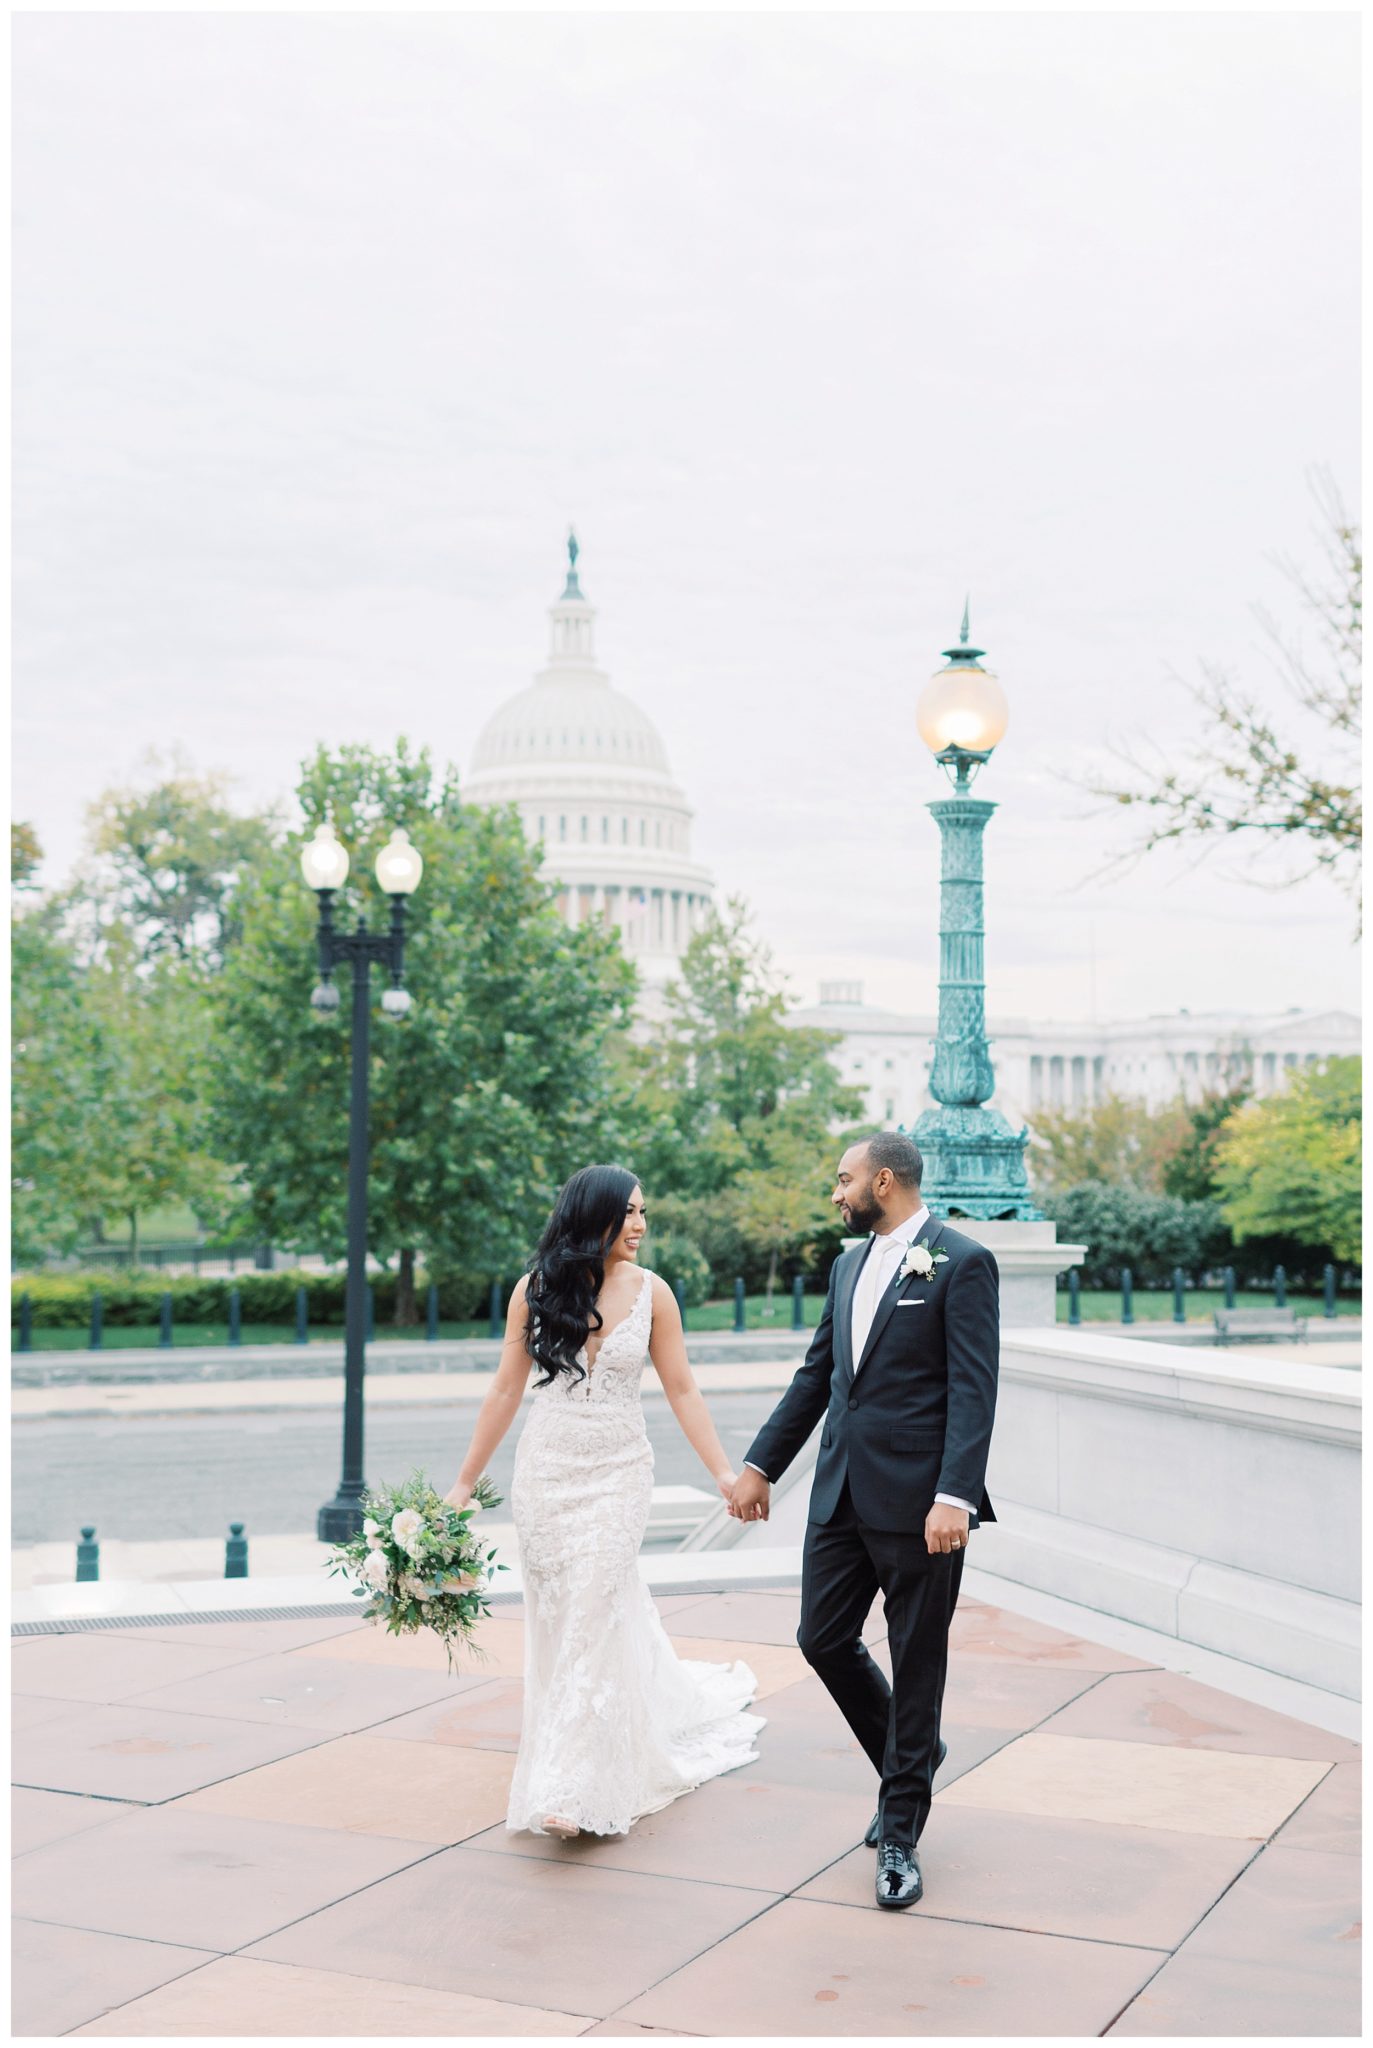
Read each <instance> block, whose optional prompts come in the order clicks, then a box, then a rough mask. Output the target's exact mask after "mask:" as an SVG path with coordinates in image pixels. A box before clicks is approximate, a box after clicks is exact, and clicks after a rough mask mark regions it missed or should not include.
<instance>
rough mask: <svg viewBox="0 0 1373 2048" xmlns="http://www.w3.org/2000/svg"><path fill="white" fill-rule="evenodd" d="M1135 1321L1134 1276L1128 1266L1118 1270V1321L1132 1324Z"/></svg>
mask: <svg viewBox="0 0 1373 2048" xmlns="http://www.w3.org/2000/svg"><path fill="white" fill-rule="evenodd" d="M1134 1319H1135V1276H1134V1274H1133V1273H1132V1272H1131V1271H1130V1268H1129V1267H1128V1266H1122V1267H1121V1269H1120V1320H1121V1321H1122V1323H1132V1322H1133V1321H1134Z"/></svg>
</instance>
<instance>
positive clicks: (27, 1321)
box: [19, 1266, 1335, 1351]
mask: <svg viewBox="0 0 1373 2048" xmlns="http://www.w3.org/2000/svg"><path fill="white" fill-rule="evenodd" d="M1325 1270H1326V1272H1327V1273H1332V1274H1333V1272H1334V1270H1335V1268H1334V1267H1333V1266H1327V1267H1326V1269H1325ZM1327 1313H1329V1311H1327ZM19 1349H20V1350H21V1351H32V1349H33V1303H32V1302H31V1301H30V1300H29V1297H28V1295H27V1294H21V1295H20V1297H19Z"/></svg>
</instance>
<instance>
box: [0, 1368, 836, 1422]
mask: <svg viewBox="0 0 1373 2048" xmlns="http://www.w3.org/2000/svg"><path fill="white" fill-rule="evenodd" d="M298 1358H299V1354H298V1353H297V1354H296V1360H292V1361H291V1362H292V1363H296V1361H297V1360H298ZM694 1370H695V1375H696V1383H697V1385H698V1386H699V1387H700V1388H701V1390H702V1392H703V1393H706V1394H712V1393H721V1394H750V1393H760V1392H761V1393H772V1392H780V1391H781V1390H782V1389H783V1388H784V1387H789V1386H790V1385H791V1378H792V1374H793V1373H794V1372H795V1370H796V1361H795V1360H794V1359H775V1358H759V1359H756V1360H755V1361H753V1362H752V1363H751V1364H747V1365H698V1366H696V1367H695V1369H694ZM490 1385H491V1375H490V1373H489V1372H457V1371H454V1372H405V1373H385V1372H383V1373H376V1374H373V1373H372V1372H370V1371H369V1372H368V1375H367V1378H366V1381H365V1382H364V1391H365V1396H366V1400H367V1404H368V1406H369V1407H396V1408H405V1407H423V1406H424V1405H425V1404H426V1403H430V1402H434V1401H481V1400H483V1399H484V1398H485V1396H486V1394H487V1391H488V1390H489V1388H490ZM650 1391H651V1389H650ZM342 1400H343V1368H342V1366H341V1365H340V1366H339V1367H338V1369H337V1370H336V1371H334V1372H331V1373H330V1374H329V1375H328V1376H327V1377H326V1376H325V1375H323V1374H318V1375H312V1376H311V1377H310V1378H308V1379H302V1378H296V1377H291V1378H285V1377H283V1378H281V1379H265V1378H252V1379H240V1380H233V1379H215V1380H169V1381H163V1382H152V1383H142V1384H137V1385H132V1386H117V1385H114V1384H111V1383H109V1382H106V1381H99V1382H84V1383H83V1382H77V1383H74V1384H72V1385H70V1386H36V1387H35V1386H29V1387H22V1386H17V1387H15V1388H14V1389H13V1390H12V1392H11V1394H10V1413H11V1415H12V1416H13V1417H14V1419H15V1421H16V1422H26V1421H28V1422H31V1421H35V1420H37V1419H39V1418H43V1417H54V1416H88V1415H219V1414H223V1415H239V1414H247V1413H250V1412H263V1411H267V1410H271V1409H283V1408H296V1409H300V1408H320V1409H327V1410H329V1411H330V1412H333V1411H334V1410H336V1409H338V1408H339V1406H340V1404H341V1402H342Z"/></svg>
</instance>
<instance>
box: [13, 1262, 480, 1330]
mask: <svg viewBox="0 0 1373 2048" xmlns="http://www.w3.org/2000/svg"><path fill="white" fill-rule="evenodd" d="M511 1284H512V1283H511V1282H507V1283H506V1291H507V1292H508V1289H509V1286H510V1285H511ZM490 1285H491V1283H490V1281H489V1280H476V1279H473V1278H472V1276H471V1275H461V1276H457V1277H454V1278H451V1279H448V1280H442V1279H441V1280H440V1281H439V1316H440V1318H441V1320H443V1321H445V1322H466V1321H469V1320H471V1319H472V1318H474V1317H476V1316H480V1315H483V1314H484V1313H485V1311H486V1306H487V1300H488V1295H489V1291H490ZM234 1287H236V1288H237V1289H238V1297H239V1304H240V1308H241V1313H242V1316H243V1320H244V1322H245V1323H289V1322H292V1321H294V1319H295V1313H296V1289H297V1288H298V1287H303V1288H304V1289H305V1293H306V1299H307V1301H308V1303H309V1311H310V1321H311V1322H312V1323H319V1324H323V1323H338V1324H342V1322H343V1298H344V1276H343V1274H342V1273H240V1274H239V1275H237V1276H236V1277H235V1278H233V1279H228V1278H222V1279H220V1278H217V1279H210V1278H206V1277H203V1276H202V1277H201V1278H198V1279H197V1278H194V1277H193V1276H191V1275H189V1274H183V1275H171V1274H161V1273H157V1272H155V1271H154V1272H148V1271H140V1270H137V1269H135V1270H134V1271H132V1272H129V1271H124V1272H114V1273H16V1274H15V1275H14V1277H13V1279H12V1280H11V1282H10V1327H11V1328H14V1326H15V1325H16V1324H17V1323H18V1321H19V1298H20V1296H21V1295H23V1294H27V1295H28V1297H29V1301H30V1303H31V1304H32V1308H33V1326H34V1328H35V1329H36V1330H77V1329H86V1328H88V1327H89V1324H90V1319H91V1300H92V1297H93V1296H94V1295H96V1294H99V1296H100V1299H101V1301H102V1303H103V1305H104V1319H105V1322H106V1324H107V1325H108V1326H109V1327H110V1328H112V1329H113V1328H118V1327H121V1326H124V1327H133V1326H135V1325H141V1324H146V1323H155V1322H156V1321H157V1319H158V1315H159V1312H160V1310H161V1304H162V1297H163V1295H164V1294H170V1296H171V1297H172V1317H173V1320H174V1321H175V1322H186V1323H223V1324H225V1325H226V1326H227V1324H228V1321H229V1291H230V1289H231V1288H234ZM428 1287H429V1280H428V1276H427V1275H426V1274H424V1273H421V1274H420V1275H419V1277H418V1280H417V1282H416V1287H415V1293H416V1301H417V1306H418V1309H419V1313H420V1315H421V1317H422V1316H423V1315H424V1312H425V1300H426V1295H427V1291H428ZM372 1288H373V1293H374V1297H375V1301H376V1315H377V1322H378V1324H382V1323H387V1322H393V1321H394V1320H395V1313H396V1276H395V1274H394V1273H374V1274H373V1276H372Z"/></svg>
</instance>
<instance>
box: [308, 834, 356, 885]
mask: <svg viewBox="0 0 1373 2048" xmlns="http://www.w3.org/2000/svg"><path fill="white" fill-rule="evenodd" d="M300 867H301V872H302V874H303V875H304V876H305V880H306V882H307V883H308V884H309V886H310V887H311V888H312V889H341V888H342V887H343V885H344V883H345V882H346V881H347V879H348V852H347V849H346V848H345V847H342V846H340V845H339V843H338V840H337V839H336V838H335V837H334V828H333V826H332V825H320V826H318V827H317V829H316V831H315V836H314V838H313V839H311V840H310V841H309V842H308V843H307V844H306V845H305V846H304V847H303V848H302V849H301V855H300Z"/></svg>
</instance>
